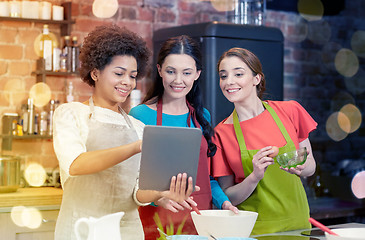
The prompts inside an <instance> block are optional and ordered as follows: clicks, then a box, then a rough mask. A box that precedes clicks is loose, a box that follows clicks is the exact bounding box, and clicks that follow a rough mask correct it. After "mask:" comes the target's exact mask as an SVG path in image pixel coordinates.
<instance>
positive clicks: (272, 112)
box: [262, 101, 292, 143]
mask: <svg viewBox="0 0 365 240" xmlns="http://www.w3.org/2000/svg"><path fill="white" fill-rule="evenodd" d="M262 103H263V105H264V107H265V108H266V109H267V111H269V113H270V115H271V117H272V118H273V119H274V121H275V123H276V125H278V127H279V129H280V131H281V134H283V136H284V138H285V140H286V142H287V143H288V142H291V141H292V140H291V138H290V136H289V133H288V131H287V130H286V128H285V127H284V124H283V123H282V122H281V120H280V118H279V116H278V115H277V114H276V112H275V111H274V109H273V108H272V107H271V106H270V105H269V104H268V103H266V102H264V101H262Z"/></svg>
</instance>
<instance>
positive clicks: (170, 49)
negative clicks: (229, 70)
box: [143, 35, 217, 157]
mask: <svg viewBox="0 0 365 240" xmlns="http://www.w3.org/2000/svg"><path fill="white" fill-rule="evenodd" d="M170 54H186V55H189V56H190V57H192V58H193V59H194V60H195V65H196V69H197V70H198V71H199V70H200V71H201V70H202V68H203V67H202V54H201V52H200V47H199V44H198V43H197V42H196V41H195V40H193V39H192V38H191V37H189V36H186V35H181V36H178V37H173V38H170V39H168V40H167V41H165V42H164V43H163V45H162V47H161V49H160V52H159V53H158V57H157V64H158V65H160V66H162V64H163V63H164V61H165V58H166V57H167V56H168V55H170ZM198 80H199V79H198ZM163 93H164V87H163V83H162V78H161V76H160V75H159V74H158V72H157V73H156V75H155V81H154V83H153V85H152V88H150V90H149V91H148V92H147V94H146V97H145V98H144V100H143V103H147V104H153V103H156V102H157V100H158V99H159V98H162V95H163ZM186 100H187V101H188V102H189V103H190V105H191V106H192V107H193V108H194V109H195V112H196V119H197V121H198V123H199V124H200V126H201V127H202V129H203V135H204V137H205V139H206V140H207V143H208V152H207V155H208V157H211V156H214V154H215V152H216V150H217V147H216V145H215V144H214V143H213V142H212V136H213V135H214V130H213V128H212V126H211V125H210V123H209V121H207V120H206V119H205V117H204V116H203V113H204V110H203V103H202V102H203V101H202V94H201V90H200V87H199V82H198V81H194V84H193V87H192V88H191V90H190V92H189V93H188V94H187V95H186Z"/></svg>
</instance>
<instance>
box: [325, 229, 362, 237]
mask: <svg viewBox="0 0 365 240" xmlns="http://www.w3.org/2000/svg"><path fill="white" fill-rule="evenodd" d="M331 230H332V231H333V232H334V233H337V234H338V235H339V236H335V235H331V234H328V233H327V232H325V235H326V239H327V240H360V239H362V240H364V239H365V228H338V229H331Z"/></svg>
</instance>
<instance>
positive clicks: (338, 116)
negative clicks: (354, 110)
mask: <svg viewBox="0 0 365 240" xmlns="http://www.w3.org/2000/svg"><path fill="white" fill-rule="evenodd" d="M346 118H347V117H346V115H345V114H343V113H341V112H334V113H332V114H331V115H330V116H329V117H328V119H327V121H326V131H327V134H328V136H329V137H330V138H331V139H332V140H334V141H336V142H339V141H341V140H343V139H345V138H346V137H347V135H348V134H347V132H345V131H343V130H342V129H341V127H340V126H339V124H338V123H339V121H341V122H346ZM347 121H348V122H349V121H350V120H348V119H347Z"/></svg>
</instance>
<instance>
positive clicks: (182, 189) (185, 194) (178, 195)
mask: <svg viewBox="0 0 365 240" xmlns="http://www.w3.org/2000/svg"><path fill="white" fill-rule="evenodd" d="M186 182H188V186H186ZM199 190H200V189H199V187H198V186H196V191H199ZM192 192H193V178H192V177H189V178H188V177H187V174H186V173H183V174H181V173H179V174H178V175H177V176H173V177H172V178H171V182H170V190H169V191H163V192H162V197H165V198H168V199H171V200H173V201H175V202H177V203H182V202H184V201H185V200H187V199H188V198H189V196H190V195H191V194H192Z"/></svg>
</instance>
